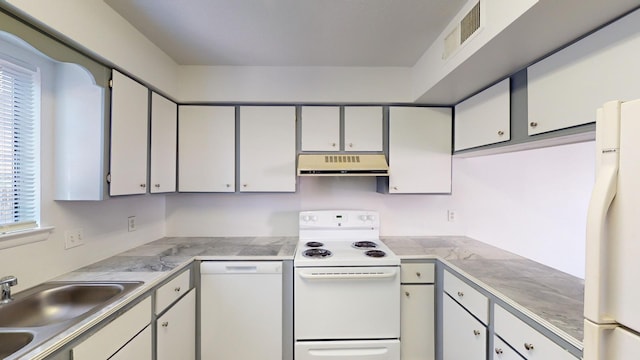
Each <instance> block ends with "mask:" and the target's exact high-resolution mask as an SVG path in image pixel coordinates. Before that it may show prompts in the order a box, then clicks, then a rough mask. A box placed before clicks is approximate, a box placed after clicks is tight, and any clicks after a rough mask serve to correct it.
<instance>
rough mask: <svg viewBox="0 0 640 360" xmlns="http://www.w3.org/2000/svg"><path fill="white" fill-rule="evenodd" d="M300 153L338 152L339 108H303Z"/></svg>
mask: <svg viewBox="0 0 640 360" xmlns="http://www.w3.org/2000/svg"><path fill="white" fill-rule="evenodd" d="M300 121H301V130H302V135H301V136H302V146H301V148H302V151H338V150H340V107H338V106H303V107H302V111H301V120H300Z"/></svg>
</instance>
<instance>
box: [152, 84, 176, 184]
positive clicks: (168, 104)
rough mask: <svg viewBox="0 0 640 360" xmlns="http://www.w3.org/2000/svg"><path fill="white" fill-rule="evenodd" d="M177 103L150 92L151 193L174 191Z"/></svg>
mask: <svg viewBox="0 0 640 360" xmlns="http://www.w3.org/2000/svg"><path fill="white" fill-rule="evenodd" d="M177 116H178V105H176V103H174V102H173V101H171V100H169V99H167V98H165V97H162V96H160V95H158V94H156V93H152V94H151V189H149V191H150V192H152V193H163V192H174V191H176V165H177V164H176V150H177V148H176V143H177V141H178V118H177Z"/></svg>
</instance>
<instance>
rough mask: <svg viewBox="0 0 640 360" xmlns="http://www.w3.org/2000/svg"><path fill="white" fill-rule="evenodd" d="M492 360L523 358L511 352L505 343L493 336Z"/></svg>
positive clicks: (520, 359) (516, 359)
mask: <svg viewBox="0 0 640 360" xmlns="http://www.w3.org/2000/svg"><path fill="white" fill-rule="evenodd" d="M493 359H494V360H523V359H524V358H523V357H522V356H520V354H518V352H517V351H515V350H513V349H512V348H511V347H510V346H509V345H507V343H505V342H504V341H502V339H500V338H499V337H498V336H496V335H494V336H493Z"/></svg>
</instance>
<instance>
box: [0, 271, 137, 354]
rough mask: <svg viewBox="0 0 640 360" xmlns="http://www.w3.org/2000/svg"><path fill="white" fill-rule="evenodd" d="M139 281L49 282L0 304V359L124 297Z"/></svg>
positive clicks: (44, 339)
mask: <svg viewBox="0 0 640 360" xmlns="http://www.w3.org/2000/svg"><path fill="white" fill-rule="evenodd" d="M141 284H142V283H141V282H120V281H118V282H49V283H44V284H41V285H38V286H36V287H33V288H31V289H28V290H25V291H23V292H21V293H18V294H16V295H15V296H14V300H13V301H12V302H10V303H8V304H3V305H0V358H5V357H8V356H9V354H12V355H11V357H9V358H14V357H17V356H18V355H19V354H24V353H26V352H28V351H29V350H30V349H31V348H34V347H36V346H38V345H40V344H42V343H43V342H44V341H46V340H48V339H50V338H51V337H53V336H55V335H56V334H58V333H60V332H62V331H64V330H65V329H68V328H70V327H71V326H73V325H74V324H77V323H79V322H80V321H82V320H83V319H86V318H87V317H88V316H90V315H91V314H93V313H95V312H96V311H98V310H100V309H101V308H103V307H104V306H107V305H109V304H111V303H113V302H115V301H117V300H118V299H120V298H122V297H123V296H125V295H126V294H127V293H129V292H131V291H132V290H134V289H135V288H137V287H138V286H140V285H141Z"/></svg>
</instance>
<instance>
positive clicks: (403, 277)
mask: <svg viewBox="0 0 640 360" xmlns="http://www.w3.org/2000/svg"><path fill="white" fill-rule="evenodd" d="M435 268H436V267H435V265H434V264H433V263H404V264H402V266H400V281H401V282H402V283H403V284H431V283H434V282H435Z"/></svg>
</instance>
